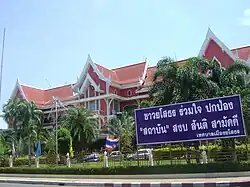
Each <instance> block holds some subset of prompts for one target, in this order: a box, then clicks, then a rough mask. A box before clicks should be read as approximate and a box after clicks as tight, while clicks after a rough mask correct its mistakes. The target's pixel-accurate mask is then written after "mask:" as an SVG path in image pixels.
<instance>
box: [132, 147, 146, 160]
mask: <svg viewBox="0 0 250 187" xmlns="http://www.w3.org/2000/svg"><path fill="white" fill-rule="evenodd" d="M149 155H150V149H139V150H138V151H137V152H136V153H134V154H129V155H128V156H127V158H128V159H131V160H137V159H139V160H144V159H145V160H148V159H149Z"/></svg>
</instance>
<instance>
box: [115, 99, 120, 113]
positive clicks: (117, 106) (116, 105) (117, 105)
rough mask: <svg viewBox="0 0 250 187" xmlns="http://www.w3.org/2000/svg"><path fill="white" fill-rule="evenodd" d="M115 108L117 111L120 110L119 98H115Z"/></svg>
mask: <svg viewBox="0 0 250 187" xmlns="http://www.w3.org/2000/svg"><path fill="white" fill-rule="evenodd" d="M114 110H115V111H116V112H119V111H120V107H119V102H118V101H117V100H114Z"/></svg>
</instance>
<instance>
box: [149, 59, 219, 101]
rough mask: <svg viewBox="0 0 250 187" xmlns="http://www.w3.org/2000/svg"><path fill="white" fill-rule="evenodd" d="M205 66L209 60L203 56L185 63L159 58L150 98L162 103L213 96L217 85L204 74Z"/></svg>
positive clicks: (217, 88) (216, 90)
mask: <svg viewBox="0 0 250 187" xmlns="http://www.w3.org/2000/svg"><path fill="white" fill-rule="evenodd" d="M207 66H209V61H207V60H205V59H203V58H191V59H189V60H188V62H187V63H186V64H185V65H179V64H178V63H177V62H174V61H173V60H172V59H170V58H166V59H162V60H160V61H159V62H158V63H157V66H156V68H157V70H156V72H155V74H154V76H153V85H152V86H151V88H150V90H149V94H150V96H151V98H153V99H154V102H155V103H156V104H157V105H163V104H170V103H178V102H184V101H193V100H198V99H206V98H209V97H213V96H214V95H215V94H216V93H217V92H218V90H219V87H218V85H217V84H216V83H215V82H213V81H212V80H210V79H207V77H206V76H204V74H203V72H204V70H205V69H206V68H207Z"/></svg>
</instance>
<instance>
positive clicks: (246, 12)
mask: <svg viewBox="0 0 250 187" xmlns="http://www.w3.org/2000/svg"><path fill="white" fill-rule="evenodd" d="M244 15H245V16H246V17H249V16H250V8H248V9H246V10H244Z"/></svg>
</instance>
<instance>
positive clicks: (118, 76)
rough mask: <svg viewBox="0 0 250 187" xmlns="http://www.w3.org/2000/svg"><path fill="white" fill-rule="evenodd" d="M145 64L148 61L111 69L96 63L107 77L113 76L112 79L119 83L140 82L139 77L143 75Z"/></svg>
mask: <svg viewBox="0 0 250 187" xmlns="http://www.w3.org/2000/svg"><path fill="white" fill-rule="evenodd" d="M145 65H146V62H140V63H136V64H131V65H128V66H124V67H119V68H114V69H111V70H110V69H107V68H105V67H103V66H101V65H99V64H96V66H97V68H98V69H99V71H100V72H101V73H103V75H104V76H105V77H106V78H108V77H111V79H112V81H113V82H115V83H118V84H130V83H134V82H138V81H139V78H140V77H142V75H143V71H144V69H145Z"/></svg>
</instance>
